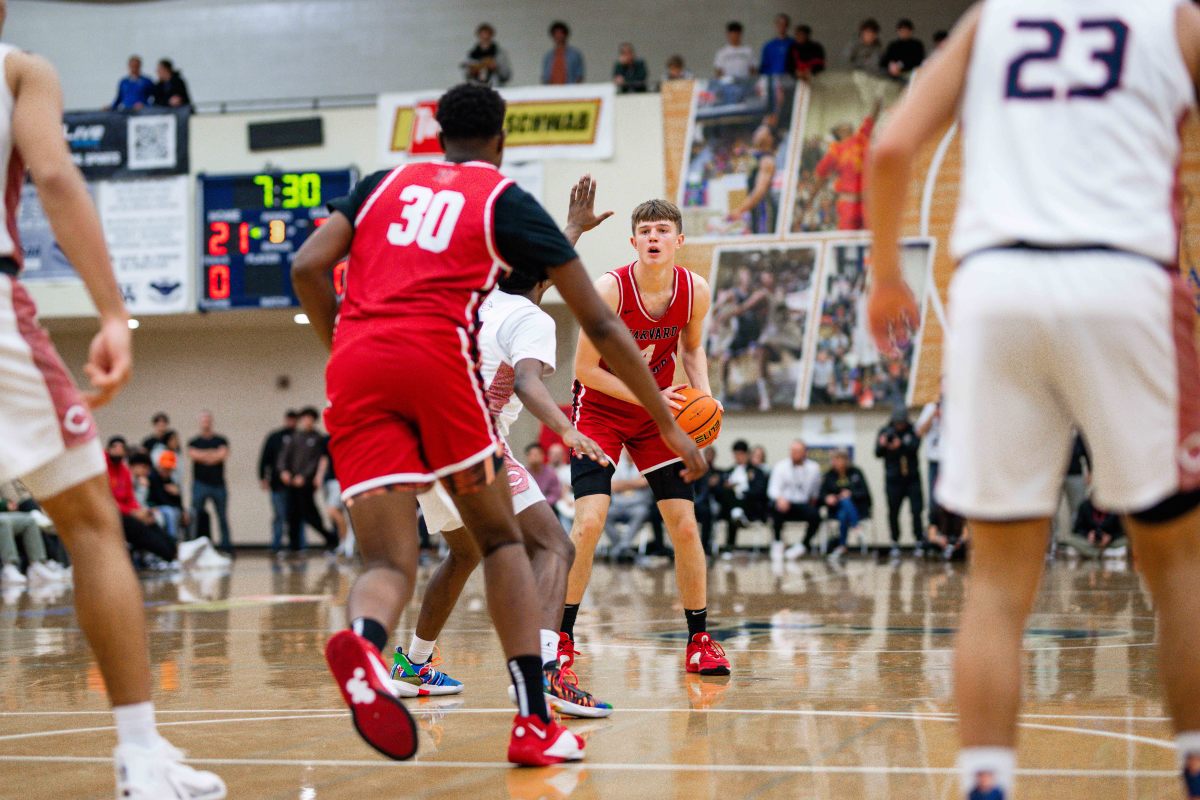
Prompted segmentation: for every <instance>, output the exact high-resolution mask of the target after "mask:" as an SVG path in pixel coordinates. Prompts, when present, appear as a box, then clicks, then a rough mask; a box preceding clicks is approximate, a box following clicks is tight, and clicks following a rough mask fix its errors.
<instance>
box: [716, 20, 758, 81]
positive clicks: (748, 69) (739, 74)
mask: <svg viewBox="0 0 1200 800" xmlns="http://www.w3.org/2000/svg"><path fill="white" fill-rule="evenodd" d="M756 66H757V65H756V64H755V59H754V51H753V50H751V49H750V47H749V46H747V45H744V44H742V23H740V22H736V21H735V22H730V23H729V24H728V25H726V26H725V45H724V46H723V47H721V49H720V50H718V51H717V57H716V58H714V59H713V70H714V72H715V73H716V76H717V77H718V78H728V79H730V80H735V81H740V80H743V79H744V78H749V77H750V76H751V75H753V74H754V72H755V68H756Z"/></svg>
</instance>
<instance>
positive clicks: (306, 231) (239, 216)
mask: <svg viewBox="0 0 1200 800" xmlns="http://www.w3.org/2000/svg"><path fill="white" fill-rule="evenodd" d="M355 178H356V175H355V172H354V170H350V169H344V170H327V171H319V172H262V173H257V174H248V175H201V176H200V177H199V180H200V234H201V235H200V247H201V253H200V291H199V293H198V294H199V298H200V299H199V305H200V309H201V310H204V311H208V310H213V309H223V308H280V307H285V306H295V305H297V301H296V295H295V293H294V292H293V291H292V279H291V268H292V259H293V258H294V257H295V255H296V251H297V250H299V249H300V245H302V244H303V243H304V240H305V239H307V238H308V237H309V235H310V234H311V233H312V232H313V231H315V230H316V229H317V228H319V227H320V226H321V224H322V223H323V222H325V220H326V219H328V217H329V212H328V211H327V210H326V208H325V204H326V203H327V202H329V201H330V200H334V199H336V198H338V197H344V196H346V195H348V194H349V193H350V189H351V187H352V186H353V185H354V181H355ZM344 271H345V263H344V262H343V263H342V264H339V265H338V269H337V271H336V272H335V275H334V279H335V284H338V291H339V293H340V291H341V286H340V284H341V282H342V281H341V278H342V277H343V276H344Z"/></svg>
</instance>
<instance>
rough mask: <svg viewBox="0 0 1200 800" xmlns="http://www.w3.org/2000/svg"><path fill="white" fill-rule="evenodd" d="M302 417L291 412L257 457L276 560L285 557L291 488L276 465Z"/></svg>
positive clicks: (268, 435)
mask: <svg viewBox="0 0 1200 800" xmlns="http://www.w3.org/2000/svg"><path fill="white" fill-rule="evenodd" d="M299 417H300V415H299V414H297V413H296V412H295V411H294V410H293V409H290V408H289V409H288V410H287V412H286V413H284V415H283V427H282V428H277V429H276V430H273V431H271V432H270V433H268V434H267V438H266V439H264V440H263V444H262V450H261V451H260V452H259V455H258V483H259V485H260V486H261V487H262V488H263V491H267V492H270V493H271V513H272V516H271V552H272V553H274V554H275V555H276V556H278V555H281V554H282V553H283V532H284V530H286V528H287V521H288V513H289V509H288V487H287V485H286V484H284V482H283V481H282V480H281V479H280V477H279V469H278V467H277V463H278V461H279V454H280V453H282V452H283V448H284V447H285V446H286V445H287V443H288V442H290V441H291V440H292V434H293V433H294V432H295V430H296V420H297V419H299Z"/></svg>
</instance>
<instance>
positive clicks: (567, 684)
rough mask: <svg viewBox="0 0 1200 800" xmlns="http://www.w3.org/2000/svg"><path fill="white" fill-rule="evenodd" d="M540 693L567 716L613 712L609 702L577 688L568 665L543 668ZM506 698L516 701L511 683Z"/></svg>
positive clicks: (598, 715)
mask: <svg viewBox="0 0 1200 800" xmlns="http://www.w3.org/2000/svg"><path fill="white" fill-rule="evenodd" d="M542 693H543V694H545V695H546V705H548V706H550V707H551V708H552V709H554V710H555V711H557V712H558V713H560V714H563V715H565V716H568V717H584V718H586V719H602V718H604V717H607V716H610V715H611V714H612V712H613V707H612V705H611V704H609V703H602V702H600V701H599V700H597V699H596V698H594V697H592V696H591V695H590V694H589V693H587V692H585V691H584V690H583V689H580V688H579V678H578V677H577V676H576V675H575V673H574V672H572V671H571V669H570V668H569V667H558V668H555V667H550V668H548V669H543V670H542ZM508 699H509V700H510V701H511V702H512V703H513V704H514V705H515V704H516V702H517V690H516V689H515V688H513V687H512V685H511V684H510V685H509V687H508Z"/></svg>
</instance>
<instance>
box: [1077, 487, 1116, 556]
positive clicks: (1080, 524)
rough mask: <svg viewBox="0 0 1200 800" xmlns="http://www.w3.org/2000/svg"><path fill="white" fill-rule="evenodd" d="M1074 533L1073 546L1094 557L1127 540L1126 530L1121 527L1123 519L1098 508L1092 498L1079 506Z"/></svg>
mask: <svg viewBox="0 0 1200 800" xmlns="http://www.w3.org/2000/svg"><path fill="white" fill-rule="evenodd" d="M1074 532H1075V537H1074V538H1073V539H1072V540H1071V542H1070V543H1071V546H1073V547H1074V548H1075V549H1077V550H1079V551H1080V552H1082V553H1083V554H1084V555H1090V556H1094V557H1099V556H1100V555H1102V554H1103V553H1104V551H1105V550H1106V549H1107V548H1109V547H1113V546H1119V545H1120V544H1123V543H1124V539H1125V528H1124V526H1122V525H1121V518H1120V517H1119V516H1117V515H1116V514H1113V513H1111V512H1109V511H1105V510H1104V509H1102V508H1097V507H1096V506H1095V504H1093V503H1092V498H1090V497H1089V498H1087V499H1086V500H1084V501H1083V503H1082V504H1080V506H1079V513H1078V514H1076V515H1075V526H1074ZM1085 543H1086V544H1085ZM1081 545H1082V546H1081Z"/></svg>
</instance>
